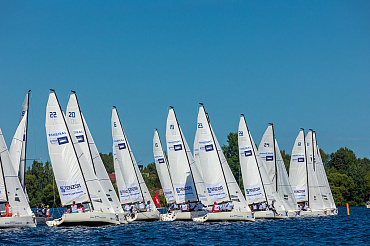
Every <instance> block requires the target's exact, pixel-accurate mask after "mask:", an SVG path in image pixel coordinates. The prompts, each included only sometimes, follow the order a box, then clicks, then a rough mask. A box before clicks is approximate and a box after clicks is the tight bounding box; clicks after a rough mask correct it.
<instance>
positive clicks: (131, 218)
mask: <svg viewBox="0 0 370 246" xmlns="http://www.w3.org/2000/svg"><path fill="white" fill-rule="evenodd" d="M126 219H127V222H134V221H135V220H136V219H137V213H134V216H133V217H131V216H129V215H128V213H126Z"/></svg>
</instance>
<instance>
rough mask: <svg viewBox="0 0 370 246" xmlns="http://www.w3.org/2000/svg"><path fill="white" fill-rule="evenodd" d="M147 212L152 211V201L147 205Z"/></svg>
mask: <svg viewBox="0 0 370 246" xmlns="http://www.w3.org/2000/svg"><path fill="white" fill-rule="evenodd" d="M145 211H146V212H150V211H152V204H151V203H150V201H148V203H147V204H146V207H145Z"/></svg>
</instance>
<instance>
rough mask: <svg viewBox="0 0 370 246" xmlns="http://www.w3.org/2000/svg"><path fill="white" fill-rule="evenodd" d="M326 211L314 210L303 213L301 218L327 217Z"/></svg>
mask: <svg viewBox="0 0 370 246" xmlns="http://www.w3.org/2000/svg"><path fill="white" fill-rule="evenodd" d="M325 212H326V211H324V210H318V209H312V210H307V211H301V217H320V216H326V213H325Z"/></svg>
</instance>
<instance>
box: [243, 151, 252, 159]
mask: <svg viewBox="0 0 370 246" xmlns="http://www.w3.org/2000/svg"><path fill="white" fill-rule="evenodd" d="M244 156H246V157H248V156H252V150H246V151H244Z"/></svg>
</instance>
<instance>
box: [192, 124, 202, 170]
mask: <svg viewBox="0 0 370 246" xmlns="http://www.w3.org/2000/svg"><path fill="white" fill-rule="evenodd" d="M193 157H194V162H195V165H196V167H197V169H198V171H199V174H200V176H202V177H203V173H202V168H201V167H200V159H199V141H198V128H197V131H196V132H195V137H194V144H193Z"/></svg>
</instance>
